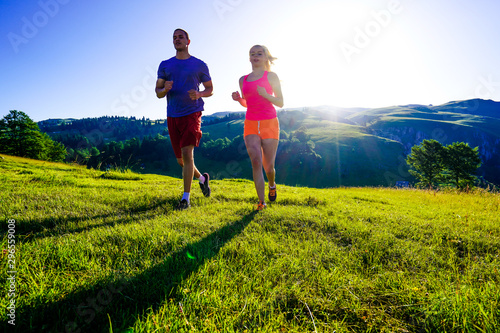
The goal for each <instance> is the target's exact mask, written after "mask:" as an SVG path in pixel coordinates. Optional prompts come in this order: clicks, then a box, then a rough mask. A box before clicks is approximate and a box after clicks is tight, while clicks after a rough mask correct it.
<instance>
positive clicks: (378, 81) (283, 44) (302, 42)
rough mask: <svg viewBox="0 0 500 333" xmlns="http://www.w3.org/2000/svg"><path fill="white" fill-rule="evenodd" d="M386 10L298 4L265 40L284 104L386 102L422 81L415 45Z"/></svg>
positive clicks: (406, 95) (402, 96)
mask: <svg viewBox="0 0 500 333" xmlns="http://www.w3.org/2000/svg"><path fill="white" fill-rule="evenodd" d="M387 13H389V14H387ZM377 15H378V16H377ZM384 15H385V16H384ZM389 15H391V12H389V10H388V9H383V8H382V9H379V10H378V11H375V10H374V9H373V8H370V7H367V6H366V5H362V4H355V3H350V2H347V1H345V2H336V3H335V4H325V3H323V4H320V5H315V6H310V7H302V8H298V9H297V12H296V13H295V15H291V16H289V17H287V18H286V19H283V21H282V22H281V24H280V26H279V28H277V29H276V30H275V31H274V32H273V36H274V38H273V39H272V40H271V41H270V42H269V44H270V45H272V50H273V51H272V52H273V55H276V56H277V57H278V60H277V61H276V65H275V66H274V68H273V70H274V71H276V73H277V74H278V75H279V77H280V79H281V83H282V89H283V94H284V98H285V106H286V107H300V106H315V105H335V106H345V107H356V106H363V107H377V106H387V103H388V105H392V104H394V103H396V102H398V101H404V100H405V99H409V96H410V95H411V93H413V92H411V89H422V87H425V83H424V82H423V81H424V79H422V75H419V73H420V74H422V70H423V69H422V65H421V64H420V63H419V61H418V59H417V55H418V51H417V50H415V49H414V47H413V46H412V45H411V41H408V40H407V39H406V38H405V37H406V36H405V33H404V31H402V30H400V24H399V23H398V17H397V16H394V14H392V15H393V16H392V17H391V16H389ZM384 20H385V21H384ZM377 24H378V25H377ZM377 29H378V30H377ZM357 34H358V35H359V36H358V35H357ZM360 36H361V37H360ZM356 38H358V39H359V40H362V38H365V40H364V42H365V44H360V43H356V42H357V40H356ZM345 45H352V46H353V47H355V48H357V50H356V52H355V53H352V54H349V53H346V52H345V50H344V49H343V48H342V47H343V46H344V47H345Z"/></svg>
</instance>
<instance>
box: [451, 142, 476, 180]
mask: <svg viewBox="0 0 500 333" xmlns="http://www.w3.org/2000/svg"><path fill="white" fill-rule="evenodd" d="M444 165H445V167H446V169H447V173H446V178H447V179H448V180H450V181H451V183H453V184H454V185H455V186H456V187H457V188H464V187H466V186H467V185H472V184H473V182H474V180H475V179H476V177H475V176H473V175H472V174H473V173H475V172H476V170H477V169H478V168H479V167H480V166H481V159H480V158H479V151H478V147H476V148H471V147H470V146H469V145H468V144H467V143H465V142H455V143H453V144H451V145H448V146H446V147H445V154H444Z"/></svg>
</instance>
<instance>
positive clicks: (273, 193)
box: [268, 185, 278, 201]
mask: <svg viewBox="0 0 500 333" xmlns="http://www.w3.org/2000/svg"><path fill="white" fill-rule="evenodd" d="M277 196H278V195H277V194H276V185H274V188H273V187H269V195H268V197H269V201H276V197H277Z"/></svg>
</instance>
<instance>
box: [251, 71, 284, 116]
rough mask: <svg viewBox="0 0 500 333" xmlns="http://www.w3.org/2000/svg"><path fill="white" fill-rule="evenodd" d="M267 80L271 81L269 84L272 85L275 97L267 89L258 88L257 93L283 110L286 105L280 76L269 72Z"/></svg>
mask: <svg viewBox="0 0 500 333" xmlns="http://www.w3.org/2000/svg"><path fill="white" fill-rule="evenodd" d="M267 79H268V80H269V84H271V87H272V88H273V91H274V96H273V95H270V94H268V93H267V91H266V89H265V88H264V87H260V86H257V92H258V93H259V95H260V96H262V97H264V98H265V99H267V100H268V101H269V102H271V103H273V104H274V105H276V106H277V107H279V108H282V107H283V105H284V102H283V93H282V91H281V84H280V79H279V78H278V75H277V74H276V73H274V72H268V74H267Z"/></svg>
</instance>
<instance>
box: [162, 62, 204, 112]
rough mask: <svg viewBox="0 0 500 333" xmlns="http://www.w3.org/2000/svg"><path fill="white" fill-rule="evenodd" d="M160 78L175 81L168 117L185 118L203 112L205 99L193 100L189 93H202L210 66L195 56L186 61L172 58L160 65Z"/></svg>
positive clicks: (170, 95) (171, 92)
mask: <svg viewBox="0 0 500 333" xmlns="http://www.w3.org/2000/svg"><path fill="white" fill-rule="evenodd" d="M158 78H159V79H163V80H165V81H174V83H173V85H172V89H170V91H169V92H168V93H167V117H183V116H187V115H189V114H191V113H194V112H198V111H203V105H204V102H203V99H201V98H199V99H197V100H196V101H193V100H191V98H190V97H189V94H188V91H189V90H191V89H194V90H196V91H200V89H199V87H200V84H201V83H202V82H208V81H211V80H212V79H211V78H210V73H209V71H208V66H207V65H206V64H205V63H204V62H203V61H201V60H200V59H198V58H195V57H193V56H191V57H189V58H188V59H185V60H180V59H177V58H176V57H172V58H170V59H168V60H164V61H162V62H161V63H160V67H159V68H158Z"/></svg>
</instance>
